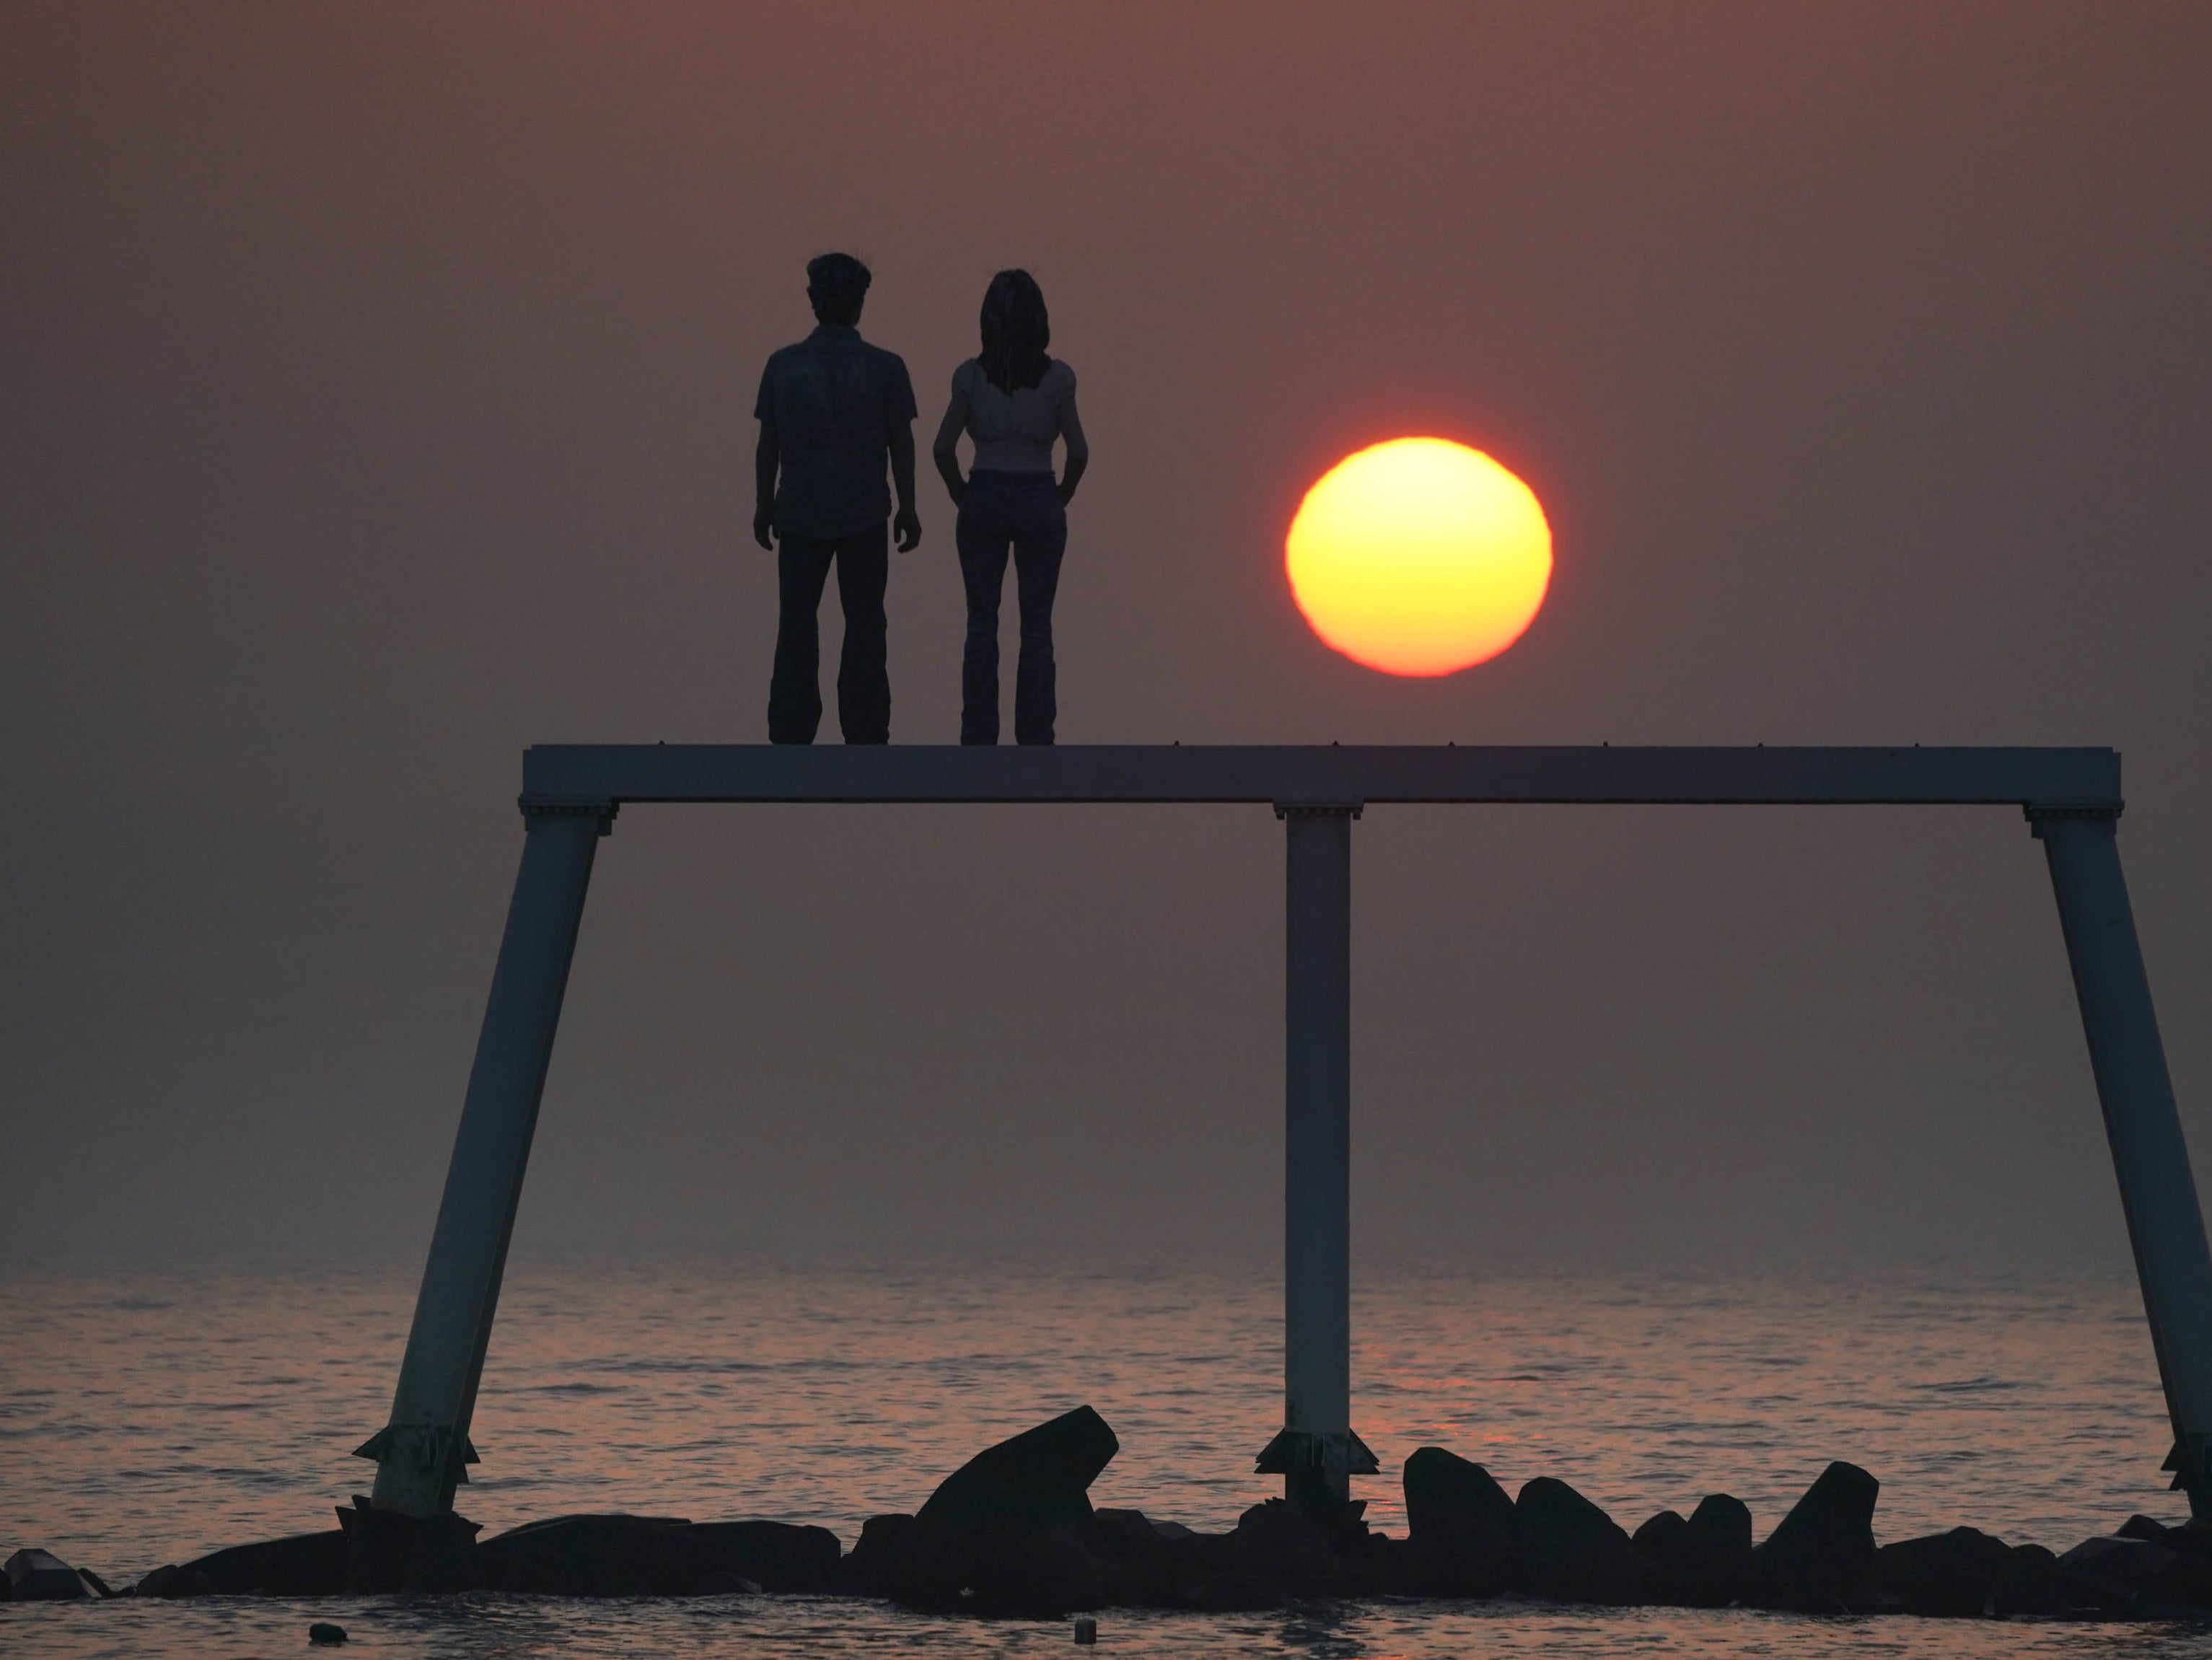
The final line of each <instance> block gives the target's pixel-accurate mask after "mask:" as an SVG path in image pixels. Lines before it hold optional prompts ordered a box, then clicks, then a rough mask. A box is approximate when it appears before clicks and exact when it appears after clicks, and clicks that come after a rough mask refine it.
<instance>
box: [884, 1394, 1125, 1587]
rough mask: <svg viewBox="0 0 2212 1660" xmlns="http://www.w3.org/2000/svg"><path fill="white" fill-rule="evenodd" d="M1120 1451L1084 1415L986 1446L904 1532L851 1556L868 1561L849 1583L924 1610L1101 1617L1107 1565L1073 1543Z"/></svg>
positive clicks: (890, 1533) (1107, 1432)
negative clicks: (1097, 1611) (1091, 1613)
mask: <svg viewBox="0 0 2212 1660" xmlns="http://www.w3.org/2000/svg"><path fill="white" fill-rule="evenodd" d="M1120 1450H1121V1443H1120V1442H1118V1441H1117V1440H1115V1438H1114V1432H1113V1431H1112V1430H1111V1429H1110V1428H1109V1427H1108V1426H1107V1423H1106V1420H1104V1419H1103V1418H1101V1417H1100V1416H1099V1415H1098V1414H1097V1413H1096V1412H1093V1411H1092V1410H1091V1408H1089V1407H1078V1408H1076V1409H1075V1410H1074V1411H1073V1412H1069V1413H1063V1414H1061V1415H1060V1416H1059V1417H1058V1418H1054V1419H1052V1420H1049V1421H1048V1422H1046V1423H1042V1424H1040V1425H1038V1426H1036V1428H1034V1429H1030V1430H1024V1432H1022V1433H1021V1434H1019V1435H1017V1436H1014V1437H1012V1438H1011V1439H1008V1440H1005V1441H1001V1442H1000V1443H999V1444H997V1445H996V1446H993V1447H987V1448H985V1449H984V1450H982V1451H981V1452H979V1453H977V1454H976V1455H975V1457H973V1458H971V1459H969V1461H968V1462H966V1463H965V1464H963V1465H962V1466H961V1467H960V1468H958V1469H957V1470H955V1471H954V1472H953V1473H952V1474H951V1475H948V1476H947V1477H945V1480H944V1481H942V1482H940V1483H939V1485H938V1488H937V1491H936V1492H935V1493H932V1494H930V1496H929V1502H928V1503H927V1504H926V1505H923V1506H922V1507H921V1510H920V1511H917V1512H916V1513H915V1517H914V1518H913V1521H912V1523H911V1525H910V1526H908V1527H904V1528H899V1529H885V1530H881V1532H880V1536H879V1538H878V1540H877V1541H875V1543H874V1545H873V1546H872V1547H871V1548H866V1549H865V1550H861V1549H856V1551H855V1553H854V1554H855V1555H856V1556H861V1555H865V1556H866V1558H867V1560H866V1561H864V1562H856V1563H855V1564H854V1566H853V1568H852V1570H851V1575H850V1577H851V1578H853V1579H854V1582H855V1583H856V1584H858V1583H863V1582H872V1583H875V1584H881V1585H882V1586H884V1589H885V1590H887V1591H888V1592H889V1594H890V1596H894V1597H896V1598H897V1599H898V1600H899V1601H901V1602H908V1603H911V1604H913V1605H915V1606H917V1607H924V1608H963V1609H970V1610H973V1611H975V1612H976V1613H987V1614H1018V1615H1021V1616H1024V1617H1034V1618H1054V1619H1057V1618H1061V1617H1064V1616H1066V1615H1067V1614H1073V1613H1074V1612H1076V1611H1077V1610H1079V1609H1082V1608H1097V1607H1099V1606H1101V1604H1102V1602H1103V1598H1104V1596H1105V1583H1106V1578H1107V1573H1106V1566H1105V1564H1103V1562H1101V1561H1100V1560H1098V1559H1097V1558H1096V1557H1094V1556H1092V1555H1091V1553H1090V1551H1089V1550H1088V1549H1087V1548H1085V1545H1084V1542H1083V1538H1082V1534H1083V1531H1084V1530H1085V1527H1086V1524H1087V1523H1089V1522H1090V1520H1091V1499H1090V1493H1089V1489H1090V1486H1091V1482H1092V1481H1095V1480H1096V1479H1097V1475H1098V1473H1099V1472H1100V1471H1101V1470H1103V1469H1104V1468H1106V1466H1107V1464H1108V1462H1110V1461H1111V1460H1112V1458H1113V1456H1114V1455H1115V1453H1116V1452H1118V1451H1120ZM870 1525H871V1527H872V1526H873V1525H874V1524H873V1523H871V1524H870ZM861 1544H862V1546H863V1547H869V1546H870V1541H868V1540H867V1538H866V1534H865V1533H864V1534H863V1536H862V1541H861Z"/></svg>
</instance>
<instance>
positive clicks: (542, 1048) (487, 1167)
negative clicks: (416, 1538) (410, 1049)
mask: <svg viewBox="0 0 2212 1660" xmlns="http://www.w3.org/2000/svg"><path fill="white" fill-rule="evenodd" d="M614 815H615V808H614V806H613V804H612V803H611V802H605V801H597V802H588V803H578V804H567V803H563V804H557V805H546V804H541V803H538V802H529V801H526V803H525V804H524V807H523V818H524V821H525V824H526V826H527V831H528V833H527V834H526V836H524V838H523V845H522V866H521V868H520V870H519V871H518V872H517V873H515V878H514V897H513V900H512V902H511V903H509V904H508V906H507V933H506V934H505V936H504V937H503V938H502V939H501V941H500V946H499V964H498V966H497V968H495V970H493V972H492V981H491V997H490V1000H489V1002H488V1003H487V1004H486V1006H485V1008H484V1018H483V1030H482V1031H480V1032H479V1034H478V1035H477V1058H476V1065H475V1067H474V1068H473V1069H472V1070H471V1072H470V1073H469V1092H468V1096H467V1098H466V1100H465V1102H464V1104H463V1105H462V1107H461V1124H460V1128H459V1131H458V1132H457V1133H456V1134H455V1135H454V1137H453V1163H452V1164H450V1165H449V1166H447V1171H446V1196H445V1198H444V1200H443V1201H441V1203H440V1205H439V1207H438V1225H437V1231H436V1232H435V1233H434V1234H433V1235H432V1236H431V1240H430V1256H429V1260H428V1262H426V1263H425V1264H424V1265H423V1268H422V1292H421V1293H420V1295H418V1296H417V1297H416V1301H415V1323H414V1326H413V1329H411V1330H410V1332H409V1333H408V1335H407V1354H406V1358H405V1359H403V1360H402V1361H401V1362H400V1365H399V1387H398V1390H397V1392H396V1393H395V1395H394V1396H393V1399H392V1420H391V1422H390V1423H389V1424H388V1425H387V1426H386V1427H385V1428H384V1429H382V1430H380V1431H379V1432H377V1433H376V1434H375V1435H374V1436H373V1437H372V1438H370V1439H369V1440H368V1442H367V1443H366V1444H364V1445H362V1447H360V1448H359V1449H358V1454H359V1456H362V1457H363V1458H373V1459H374V1460H376V1461H377V1472H376V1487H375V1491H374V1495H373V1497H372V1499H371V1501H370V1502H371V1504H372V1505H374V1508H375V1509H377V1510H379V1511H396V1512H398V1513H399V1514H401V1515H404V1516H413V1517H433V1516H439V1515H443V1514H446V1513H448V1512H450V1511H452V1509H453V1487H454V1484H455V1483H456V1482H459V1481H466V1480H467V1479H468V1477H467V1475H466V1473H465V1470H464V1469H463V1466H464V1465H465V1464H471V1463H474V1462H476V1450H475V1449H474V1448H473V1447H471V1445H470V1444H469V1420H470V1418H471V1415H472V1414H474V1412H475V1410H476V1402H477V1380H478V1378H480V1377H482V1376H483V1362H484V1351H485V1348H486V1347H488V1346H489V1343H490V1341H491V1323H492V1316H493V1314H494V1313H495V1311H496V1310H497V1309H498V1307H499V1286H500V1279H501V1275H502V1274H504V1273H505V1272H506V1269H507V1241H508V1239H509V1238H510V1237H512V1236H513V1232H514V1213H515V1209H516V1207H517V1206H518V1205H519V1204H520V1202H521V1199H522V1177H523V1171H524V1170H525V1168H526V1166H527V1165H528V1164H529V1162H530V1142H531V1137H532V1135H533V1134H535V1133H536V1131H537V1128H538V1100H539V1098H540V1097H541V1096H542V1095H543V1094H544V1089H545V1069H546V1066H547V1063H548V1062H549V1061H550V1060H551V1058H552V1054H553V1033H554V1030H555V1028H556V1026H558V1025H559V1024H560V1020H561V999H562V994H563V993H564V992H566V990H567V989H568V964H569V962H570V960H571V959H572V958H574V955H575V950H576V930H577V927H578V926H579V924H580V923H581V921H583V915H584V891H585V889H586V886H587V885H589V883H590V881H591V877H592V854H593V852H594V851H595V850H596V849H597V848H598V846H599V838H600V837H601V836H605V834H606V833H607V831H608V830H610V829H611V827H612V825H613V822H614Z"/></svg>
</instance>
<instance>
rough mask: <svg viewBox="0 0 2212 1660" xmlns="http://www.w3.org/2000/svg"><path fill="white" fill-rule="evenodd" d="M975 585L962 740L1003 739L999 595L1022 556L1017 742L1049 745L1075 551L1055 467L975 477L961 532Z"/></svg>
mask: <svg viewBox="0 0 2212 1660" xmlns="http://www.w3.org/2000/svg"><path fill="white" fill-rule="evenodd" d="M953 539H954V540H955V541H956V542H957V544H959V548H960V579H961V581H962V582H963V583H964V584H965V585H966V587H967V589H968V649H967V652H966V654H965V655H964V656H963V658H962V660H961V663H960V741H961V742H962V743H963V744H995V743H997V742H998V741H999V594H1000V590H1001V589H1003V588H1004V587H1006V553H1007V550H1008V548H1009V547H1011V548H1012V551H1013V556H1014V592H1015V594H1016V598H1017V601H1018V605H1019V606H1020V610H1021V618H1022V654H1021V657H1020V659H1019V660H1018V662H1017V663H1016V664H1015V666H1014V741H1015V742H1016V743H1018V744H1049V743H1050V742H1052V727H1053V721H1054V719H1055V718H1056V717H1057V715H1058V714H1059V712H1060V708H1059V702H1058V699H1057V698H1056V697H1055V696H1054V676H1053V666H1052V596H1053V593H1054V590H1055V589H1057V588H1058V587H1060V555H1061V554H1063V553H1065V552H1066V550H1067V509H1066V508H1064V507H1062V506H1061V505H1060V492H1059V490H1058V489H1056V488H1055V487H1054V483H1053V477H1052V475H1051V474H1050V473H1048V472H979V473H975V474H974V475H972V476H971V477H969V481H968V499H967V500H966V501H964V502H962V503H961V504H960V522H959V525H958V526H957V528H956V529H955V530H954V532H953Z"/></svg>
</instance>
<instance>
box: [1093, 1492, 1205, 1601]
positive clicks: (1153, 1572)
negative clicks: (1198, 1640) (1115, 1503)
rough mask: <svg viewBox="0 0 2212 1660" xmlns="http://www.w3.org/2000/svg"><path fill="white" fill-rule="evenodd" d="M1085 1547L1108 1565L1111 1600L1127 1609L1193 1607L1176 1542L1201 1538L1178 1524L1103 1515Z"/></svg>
mask: <svg viewBox="0 0 2212 1660" xmlns="http://www.w3.org/2000/svg"><path fill="white" fill-rule="evenodd" d="M1081 1536H1082V1540H1083V1543H1084V1547H1085V1548H1086V1549H1087V1550H1089V1551H1090V1553H1091V1555H1093V1556H1094V1557H1096V1558H1097V1560H1099V1561H1100V1562H1101V1563H1102V1564H1103V1566H1104V1568H1105V1574H1106V1601H1107V1602H1108V1603H1109V1604H1114V1605H1118V1606H1121V1607H1126V1608H1184V1607H1188V1606H1191V1605H1192V1600H1191V1599H1192V1585H1191V1583H1190V1581H1189V1578H1188V1570H1187V1569H1186V1568H1185V1567H1184V1566H1182V1562H1181V1560H1179V1558H1178V1556H1177V1554H1176V1541H1178V1540H1182V1539H1193V1538H1195V1537H1197V1535H1195V1534H1194V1533H1193V1532H1192V1531H1191V1530H1190V1529H1188V1528H1186V1527H1183V1526H1182V1525H1181V1524H1180V1523H1174V1522H1167V1523H1155V1522H1153V1521H1152V1519H1151V1518H1150V1517H1147V1516H1146V1514H1145V1513H1144V1511H1136V1510H1099V1511H1092V1512H1091V1519H1090V1520H1089V1521H1088V1522H1087V1523H1085V1524H1084V1527H1083V1529H1082V1533H1081Z"/></svg>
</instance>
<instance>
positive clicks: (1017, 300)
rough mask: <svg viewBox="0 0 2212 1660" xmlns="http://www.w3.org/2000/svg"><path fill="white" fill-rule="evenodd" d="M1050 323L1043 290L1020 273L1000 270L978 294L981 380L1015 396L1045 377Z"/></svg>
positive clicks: (1034, 280) (1050, 329) (1048, 359)
mask: <svg viewBox="0 0 2212 1660" xmlns="http://www.w3.org/2000/svg"><path fill="white" fill-rule="evenodd" d="M1050 344H1052V320H1051V319H1049V318H1048V317H1047V316H1046V315H1045V309H1044V290H1043V289H1041V288H1039V287H1038V286H1037V285H1036V277H1032V276H1030V274H1029V273H1028V272H1027V271H1000V273H999V274H998V275H997V276H996V277H993V278H992V279H991V286H990V287H989V288H987V289H984V290H983V350H982V352H981V356H980V359H979V361H980V362H981V363H982V365H983V378H984V379H985V380H988V381H989V382H990V383H991V384H992V385H993V386H996V387H997V388H998V389H999V390H1000V392H1019V391H1021V390H1022V389H1023V388H1024V386H1036V384H1037V382H1039V381H1040V380H1043V379H1044V372H1045V370H1046V369H1047V368H1049V367H1050V366H1051V363H1052V359H1051V358H1049V357H1048V356H1045V350H1044V349H1045V348H1046V347H1047V346H1048V345H1050Z"/></svg>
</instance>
